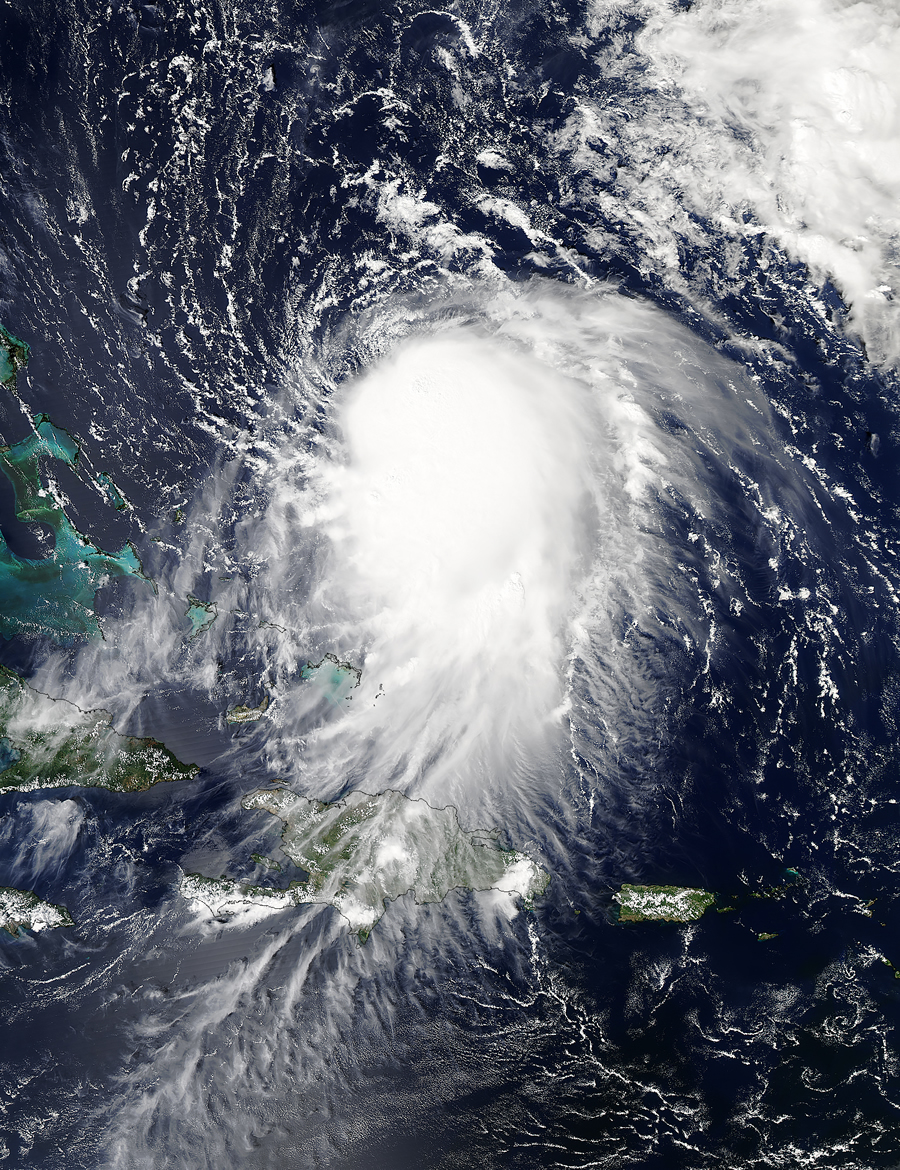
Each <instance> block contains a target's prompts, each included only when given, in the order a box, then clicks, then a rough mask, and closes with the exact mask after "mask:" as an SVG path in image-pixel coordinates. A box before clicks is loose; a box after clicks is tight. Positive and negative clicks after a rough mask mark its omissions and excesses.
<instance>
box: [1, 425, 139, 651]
mask: <svg viewBox="0 0 900 1170" xmlns="http://www.w3.org/2000/svg"><path fill="white" fill-rule="evenodd" d="M79 450H80V448H79V446H78V444H77V443H76V442H75V440H74V439H73V438H72V436H71V435H70V434H69V433H68V432H67V431H65V430H62V429H61V428H60V427H56V426H54V425H53V423H52V422H51V421H50V419H49V418H48V417H47V416H46V415H45V414H39V415H37V416H36V418H35V421H34V430H33V431H32V433H31V434H30V435H27V436H26V437H25V438H24V439H22V440H21V441H20V442H18V443H15V444H13V446H11V447H9V446H8V447H0V472H2V474H3V475H4V476H5V477H6V478H7V479H8V480H9V482H10V483H11V484H12V487H13V491H14V492H15V515H16V519H17V520H20V521H21V522H22V523H25V524H45V525H46V526H47V527H48V528H49V529H50V530H51V532H52V533H53V538H54V549H53V553H52V555H51V556H48V557H45V558H43V559H40V560H31V559H28V558H26V557H18V556H16V555H15V554H14V553H13V552H11V551H10V549H9V547H8V545H7V544H6V541H5V540H4V539H3V537H2V535H0V590H2V594H3V609H2V611H0V634H2V635H3V636H4V637H7V638H10V637H12V636H13V635H15V634H20V633H33V634H48V633H49V634H51V635H53V636H54V637H56V638H58V639H61V640H64V641H65V640H68V639H71V638H74V637H77V636H88V637H99V636H100V624H99V622H98V621H97V616H96V613H95V612H94V603H95V600H96V596H97V591H98V590H99V589H100V587H101V586H102V585H103V584H105V583H106V581H108V580H109V578H111V577H124V576H130V577H137V578H139V579H140V580H142V581H147V583H148V584H150V582H149V581H148V579H147V577H145V576H144V573H143V570H142V568H141V563H140V560H139V559H138V555H137V552H136V551H135V548H134V545H132V544H131V543H127V544H126V545H125V546H124V547H123V548H122V549H120V550H119V552H117V553H107V552H104V551H103V550H102V549H100V548H98V547H97V546H96V545H94V544H91V542H90V541H89V540H87V539H86V538H85V537H84V536H83V535H82V534H81V533H80V532H78V530H77V529H76V528H75V527H74V526H73V525H72V523H71V521H70V520H69V518H68V516H67V515H66V513H65V511H64V509H63V506H62V503H61V501H60V499H59V498H58V496H57V494H56V493H55V490H54V488H53V486H52V481H51V480H50V479H49V478H48V477H45V476H44V475H43V464H44V463H45V462H46V461H47V460H50V459H55V460H59V461H60V462H62V463H64V464H66V465H67V466H68V467H71V468H73V469H75V468H76V467H77V463H78V455H79Z"/></svg>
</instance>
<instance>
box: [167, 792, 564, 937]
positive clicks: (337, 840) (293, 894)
mask: <svg viewBox="0 0 900 1170" xmlns="http://www.w3.org/2000/svg"><path fill="white" fill-rule="evenodd" d="M241 805H242V807H243V808H245V809H258V810H261V811H263V812H268V813H271V814H272V815H273V816H276V817H278V818H279V819H280V820H281V821H283V822H284V829H283V831H282V836H281V847H282V849H283V850H284V852H285V853H286V854H287V856H288V857H289V858H290V860H291V861H292V862H293V863H294V865H296V866H298V867H300V868H301V869H304V870H306V871H307V873H308V874H309V877H308V878H307V880H306V881H302V882H292V883H291V884H290V886H289V887H288V888H287V889H286V890H277V889H273V888H271V887H266V886H253V885H245V884H242V883H240V882H237V881H234V880H232V879H231V878H227V877H219V878H209V877H203V876H202V875H200V874H185V875H184V876H183V877H182V880H181V892H182V894H183V895H184V896H185V897H186V898H188V899H190V900H192V901H196V902H201V903H203V904H204V905H206V906H207V907H208V908H209V910H210V911H211V912H212V913H213V914H214V915H216V916H218V915H221V914H224V913H231V912H235V911H239V910H242V909H247V908H249V907H251V906H259V907H266V908H268V909H272V910H281V909H286V908H288V907H291V906H300V905H304V904H310V903H319V904H323V905H327V906H334V907H335V909H337V910H338V911H339V913H340V914H342V915H343V917H344V918H346V920H347V922H348V923H349V925H350V927H351V929H352V930H354V931H355V932H356V934H357V936H358V938H359V940H360V942H365V941H366V939H367V938H368V936H369V934H370V932H371V930H372V928H373V927H374V926H375V924H376V923H377V922H378V921H379V919H380V918H381V917H382V916H383V914H384V913H385V910H386V905H385V903H386V902H387V901H389V900H393V899H395V898H399V897H401V896H402V895H403V894H407V893H413V894H414V895H415V899H416V902H417V903H418V904H420V905H421V904H423V903H426V902H440V901H442V900H443V899H444V898H445V897H446V895H447V894H448V893H449V892H450V891H451V890H454V889H460V888H462V889H469V890H492V889H493V890H501V891H504V892H506V893H509V894H514V895H517V896H519V897H521V898H522V899H523V902H524V904H525V906H526V908H530V907H531V905H532V903H533V900H534V898H536V897H537V896H539V895H540V894H542V893H543V892H544V890H545V889H546V888H547V886H548V884H549V882H550V875H549V874H548V873H547V872H546V870H543V869H541V868H540V866H538V865H537V864H536V863H535V862H534V861H532V860H531V858H530V857H528V856H527V855H526V854H524V853H520V852H518V851H517V850H513V849H501V848H500V847H499V846H498V845H497V837H498V836H499V830H496V829H493V830H489V831H477V830H476V831H475V832H471V833H468V832H466V831H465V830H464V829H462V827H461V826H460V823H459V818H458V816H457V812H456V809H455V808H452V807H450V808H433V807H432V806H431V805H430V804H428V803H427V802H426V801H424V800H412V799H410V798H409V797H406V796H404V795H403V794H402V793H400V792H394V791H388V792H384V793H382V794H381V795H379V796H370V795H368V794H367V793H365V792H354V793H351V794H350V795H349V796H347V797H345V798H344V799H343V800H340V801H337V802H335V803H334V804H322V803H320V802H319V801H315V800H309V799H307V798H306V797H303V796H297V795H296V794H295V793H293V792H291V791H289V790H288V789H286V788H277V789H260V790H258V791H257V792H252V793H250V795H249V796H246V797H245V798H244V799H243V801H242V802H241Z"/></svg>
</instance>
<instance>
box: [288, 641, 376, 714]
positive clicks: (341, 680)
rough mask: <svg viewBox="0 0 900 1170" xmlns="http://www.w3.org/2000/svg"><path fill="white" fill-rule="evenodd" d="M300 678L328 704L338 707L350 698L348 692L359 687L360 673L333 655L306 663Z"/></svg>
mask: <svg viewBox="0 0 900 1170" xmlns="http://www.w3.org/2000/svg"><path fill="white" fill-rule="evenodd" d="M300 677H301V678H302V679H307V680H309V681H310V682H312V683H313V684H314V685H315V686H316V687H318V688H319V690H320V691H321V692H322V694H323V695H324V696H325V698H326V699H328V701H329V702H330V703H333V704H334V706H336V707H339V706H340V705H341V703H342V701H343V700H345V699H348V698H351V697H352V696H351V695H350V692H351V691H352V690H353V689H354V688H355V687H358V686H359V682H360V679H361V678H362V671H361V670H358V669H357V667H355V666H352V665H351V664H350V663H349V662H341V660H340V659H339V658H338V657H337V655H335V654H326V655H325V656H324V657H323V658H322V659H321V660H320V661H319V662H307V664H306V666H304V667H303V669H302V670H301V671H300Z"/></svg>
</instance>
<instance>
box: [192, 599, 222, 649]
mask: <svg viewBox="0 0 900 1170" xmlns="http://www.w3.org/2000/svg"><path fill="white" fill-rule="evenodd" d="M184 616H185V617H186V618H187V619H188V621H189V622H190V623H191V632H190V635H189V636H190V637H191V638H196V637H197V635H198V634H202V633H203V631H204V630H208V629H209V627H210V626H211V625H212V624H213V622H214V621H215V620H216V618H217V617H218V616H219V610H218V608H217V606H216V603H215V602H214V601H200V599H199V598H197V597H194V596H193V594H191V593H189V594H188V607H187V610H186V611H185V615H184Z"/></svg>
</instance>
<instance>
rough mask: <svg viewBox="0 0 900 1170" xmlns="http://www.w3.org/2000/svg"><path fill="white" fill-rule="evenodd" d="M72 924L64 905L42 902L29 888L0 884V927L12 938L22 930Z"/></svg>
mask: <svg viewBox="0 0 900 1170" xmlns="http://www.w3.org/2000/svg"><path fill="white" fill-rule="evenodd" d="M74 925H75V921H74V919H73V918H72V915H71V914H70V913H69V911H68V910H67V909H66V908H65V906H54V905H53V903H52V902H42V901H41V899H40V898H39V897H38V896H37V894H33V893H32V892H31V890H14V889H13V888H12V886H0V927H2V929H3V930H5V931H7V933H8V934H11V935H12V936H13V938H19V937H21V934H22V931H23V930H34V931H38V930H53V929H54V928H55V927H57V926H74Z"/></svg>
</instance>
